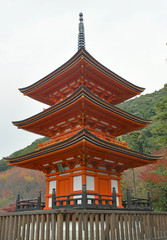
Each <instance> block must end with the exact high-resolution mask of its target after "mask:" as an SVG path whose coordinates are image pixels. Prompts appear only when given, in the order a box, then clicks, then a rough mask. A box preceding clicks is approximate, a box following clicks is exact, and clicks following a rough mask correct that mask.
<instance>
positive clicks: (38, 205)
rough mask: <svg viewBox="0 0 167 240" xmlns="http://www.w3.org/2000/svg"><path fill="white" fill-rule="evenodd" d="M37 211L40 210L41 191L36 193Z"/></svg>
mask: <svg viewBox="0 0 167 240" xmlns="http://www.w3.org/2000/svg"><path fill="white" fill-rule="evenodd" d="M37 210H41V191H39V192H38V198H37Z"/></svg>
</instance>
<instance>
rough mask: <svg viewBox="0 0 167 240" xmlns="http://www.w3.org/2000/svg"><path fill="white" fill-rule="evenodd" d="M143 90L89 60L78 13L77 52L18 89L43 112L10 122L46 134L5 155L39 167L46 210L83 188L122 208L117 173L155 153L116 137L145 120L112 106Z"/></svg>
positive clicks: (10, 160) (12, 162) (26, 165)
mask: <svg viewBox="0 0 167 240" xmlns="http://www.w3.org/2000/svg"><path fill="white" fill-rule="evenodd" d="M143 90H144V89H143V88H141V87H138V86H135V85H134V84H132V83H130V82H128V81H127V80H125V79H123V78H122V77H120V76H118V75H117V74H116V73H114V72H112V71H111V70H109V69H108V68H106V67H104V66H103V65H102V64H101V63H99V62H98V61H97V60H96V59H94V58H93V57H92V56H91V55H90V54H89V53H88V52H87V51H86V49H85V34H84V24H83V15H82V13H80V22H79V35H78V51H77V53H76V54H75V55H74V56H73V57H72V58H71V59H69V60H68V61H67V62H66V63H64V64H63V65H62V66H61V67H59V68H58V69H56V70H55V71H53V72H52V73H50V74H48V75H47V76H46V77H44V78H42V79H41V80H39V81H37V82H35V83H34V84H32V85H30V86H28V87H25V88H22V89H20V91H21V92H22V93H23V94H24V95H26V96H28V97H31V98H33V99H35V100H37V101H40V102H42V103H45V104H47V105H49V107H48V108H47V109H45V110H44V111H42V112H40V113H38V114H36V115H34V116H32V117H29V118H27V119H25V120H22V121H17V122H13V124H14V125H15V126H17V127H18V128H19V129H23V130H26V131H29V132H33V133H36V134H40V135H42V136H46V137H49V138H50V140H49V141H47V142H45V143H43V144H39V147H38V149H36V150H35V151H34V152H32V153H29V154H26V155H23V156H20V157H17V158H5V160H6V161H8V163H9V165H14V166H18V167H23V168H28V169H34V170H39V171H42V172H44V173H45V176H46V183H47V187H46V195H45V197H46V209H50V208H52V189H53V188H54V189H55V194H56V196H63V195H68V194H75V193H81V192H82V186H83V184H86V189H87V192H89V193H93V194H102V195H112V189H113V187H114V188H115V190H116V199H117V207H118V208H122V207H123V206H122V193H121V184H120V180H121V174H122V172H123V171H124V170H126V169H129V168H136V167H140V166H144V165H147V164H150V163H154V162H155V161H156V160H158V159H159V156H154V155H145V154H141V153H138V152H136V151H133V150H131V149H130V148H129V147H128V145H127V143H123V142H120V141H118V140H116V137H118V136H121V135H123V134H126V133H130V132H132V131H135V130H138V129H141V128H144V127H146V126H147V125H148V124H149V123H151V121H150V120H146V119H141V118H139V117H136V116H133V115H132V114H129V113H127V112H125V111H123V110H122V109H120V108H118V107H117V106H116V105H117V104H119V103H121V102H124V101H126V100H128V99H130V98H132V97H134V96H136V95H138V94H140V93H141V92H142V91H143Z"/></svg>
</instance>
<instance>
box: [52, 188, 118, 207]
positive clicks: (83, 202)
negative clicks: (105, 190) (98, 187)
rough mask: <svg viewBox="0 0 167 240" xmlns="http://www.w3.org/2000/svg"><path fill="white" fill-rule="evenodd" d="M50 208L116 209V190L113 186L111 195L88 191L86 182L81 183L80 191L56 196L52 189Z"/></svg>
mask: <svg viewBox="0 0 167 240" xmlns="http://www.w3.org/2000/svg"><path fill="white" fill-rule="evenodd" d="M52 208H53V209H59V208H82V209H89V208H94V209H117V203H116V190H115V188H113V194H112V195H101V194H96V193H89V192H87V191H86V184H83V190H82V193H77V194H71V195H64V196H56V194H55V189H53V192H52Z"/></svg>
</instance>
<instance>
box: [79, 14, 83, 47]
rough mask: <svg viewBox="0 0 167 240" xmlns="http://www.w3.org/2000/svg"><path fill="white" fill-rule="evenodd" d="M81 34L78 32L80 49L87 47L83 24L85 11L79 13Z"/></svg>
mask: <svg viewBox="0 0 167 240" xmlns="http://www.w3.org/2000/svg"><path fill="white" fill-rule="evenodd" d="M79 21H80V22H79V34H78V50H79V49H81V48H85V33H84V24H83V13H80V14H79Z"/></svg>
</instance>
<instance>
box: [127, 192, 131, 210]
mask: <svg viewBox="0 0 167 240" xmlns="http://www.w3.org/2000/svg"><path fill="white" fill-rule="evenodd" d="M127 207H128V209H130V208H131V199H130V191H129V189H127Z"/></svg>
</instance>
